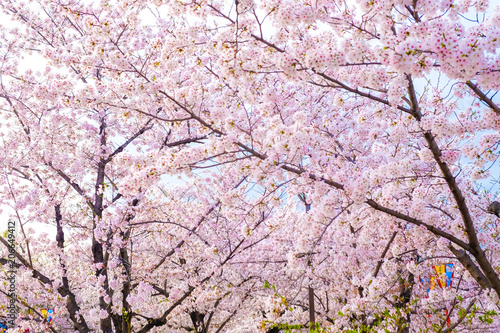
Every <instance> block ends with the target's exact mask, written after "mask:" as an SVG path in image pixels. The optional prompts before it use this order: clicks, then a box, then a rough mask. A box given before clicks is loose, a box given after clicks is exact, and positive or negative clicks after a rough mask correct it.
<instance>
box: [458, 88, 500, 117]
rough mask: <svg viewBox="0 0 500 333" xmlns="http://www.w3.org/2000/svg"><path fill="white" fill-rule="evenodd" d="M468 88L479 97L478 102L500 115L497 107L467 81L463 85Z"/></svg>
mask: <svg viewBox="0 0 500 333" xmlns="http://www.w3.org/2000/svg"><path fill="white" fill-rule="evenodd" d="M465 84H466V85H467V86H468V87H469V88H471V89H472V91H473V92H474V93H476V95H477V97H479V99H480V100H482V101H483V102H485V103H486V104H487V105H488V106H489V107H490V108H491V109H492V110H493V111H495V113H497V114H500V108H499V107H498V105H496V104H495V102H493V101H492V100H491V99H490V98H489V97H488V96H486V94H485V93H483V92H482V91H481V89H479V88H478V87H477V86H476V85H475V84H474V83H472V82H470V81H467V82H466V83H465Z"/></svg>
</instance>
